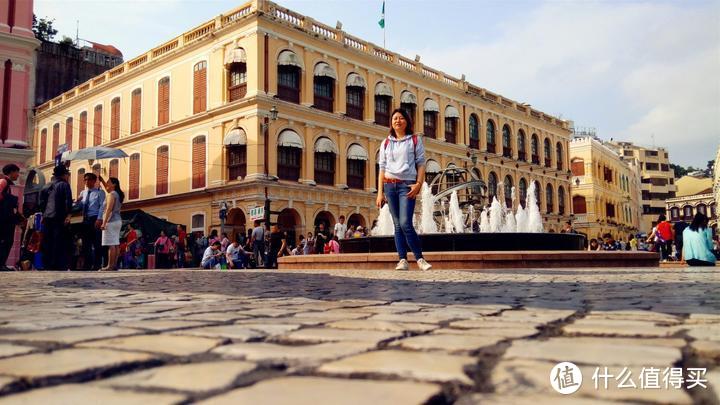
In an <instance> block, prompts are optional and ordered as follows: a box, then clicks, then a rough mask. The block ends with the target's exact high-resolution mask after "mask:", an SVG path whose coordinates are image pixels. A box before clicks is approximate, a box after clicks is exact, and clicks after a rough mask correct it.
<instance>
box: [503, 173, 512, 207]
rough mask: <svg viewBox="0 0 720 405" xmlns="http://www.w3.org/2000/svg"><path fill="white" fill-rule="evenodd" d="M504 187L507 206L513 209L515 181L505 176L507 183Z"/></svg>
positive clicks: (504, 183)
mask: <svg viewBox="0 0 720 405" xmlns="http://www.w3.org/2000/svg"><path fill="white" fill-rule="evenodd" d="M503 187H504V188H505V190H504V192H505V206H506V207H508V208H512V189H513V179H512V177H510V176H505V181H504V182H503Z"/></svg>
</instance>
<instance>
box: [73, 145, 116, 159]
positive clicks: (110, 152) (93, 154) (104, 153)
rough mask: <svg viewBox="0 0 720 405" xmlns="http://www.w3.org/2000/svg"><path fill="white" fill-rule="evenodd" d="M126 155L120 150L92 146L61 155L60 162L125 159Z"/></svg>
mask: <svg viewBox="0 0 720 405" xmlns="http://www.w3.org/2000/svg"><path fill="white" fill-rule="evenodd" d="M125 157H128V154H127V153H125V152H123V151H122V150H121V149H115V148H108V147H107V146H92V147H90V148H84V149H80V150H74V151H71V152H65V153H63V156H62V160H63V161H68V160H100V159H113V158H125Z"/></svg>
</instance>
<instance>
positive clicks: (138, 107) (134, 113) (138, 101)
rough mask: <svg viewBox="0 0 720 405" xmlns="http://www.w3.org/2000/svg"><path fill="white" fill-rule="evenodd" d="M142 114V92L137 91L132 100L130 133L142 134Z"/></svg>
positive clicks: (133, 93)
mask: <svg viewBox="0 0 720 405" xmlns="http://www.w3.org/2000/svg"><path fill="white" fill-rule="evenodd" d="M141 113H142V90H140V89H135V90H133V92H132V96H131V98H130V133H131V134H134V133H136V132H140V128H141V122H140V115H141Z"/></svg>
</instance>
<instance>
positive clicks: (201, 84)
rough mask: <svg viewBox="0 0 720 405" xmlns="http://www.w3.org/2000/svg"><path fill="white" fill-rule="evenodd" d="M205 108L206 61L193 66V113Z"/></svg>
mask: <svg viewBox="0 0 720 405" xmlns="http://www.w3.org/2000/svg"><path fill="white" fill-rule="evenodd" d="M206 109H207V62H206V61H204V60H203V61H200V62H198V63H196V64H195V65H194V66H193V114H197V113H200V112H203V111H205V110H206Z"/></svg>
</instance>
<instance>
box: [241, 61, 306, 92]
mask: <svg viewBox="0 0 720 405" xmlns="http://www.w3.org/2000/svg"><path fill="white" fill-rule="evenodd" d="M279 86H280V85H278V87H279ZM298 86H299V85H298ZM298 89H299V87H298ZM246 94H247V64H246V63H242V62H235V63H231V64H230V65H229V66H228V101H235V100H241V99H243V98H245V95H246ZM298 94H299V93H298ZM288 101H292V100H288Z"/></svg>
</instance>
